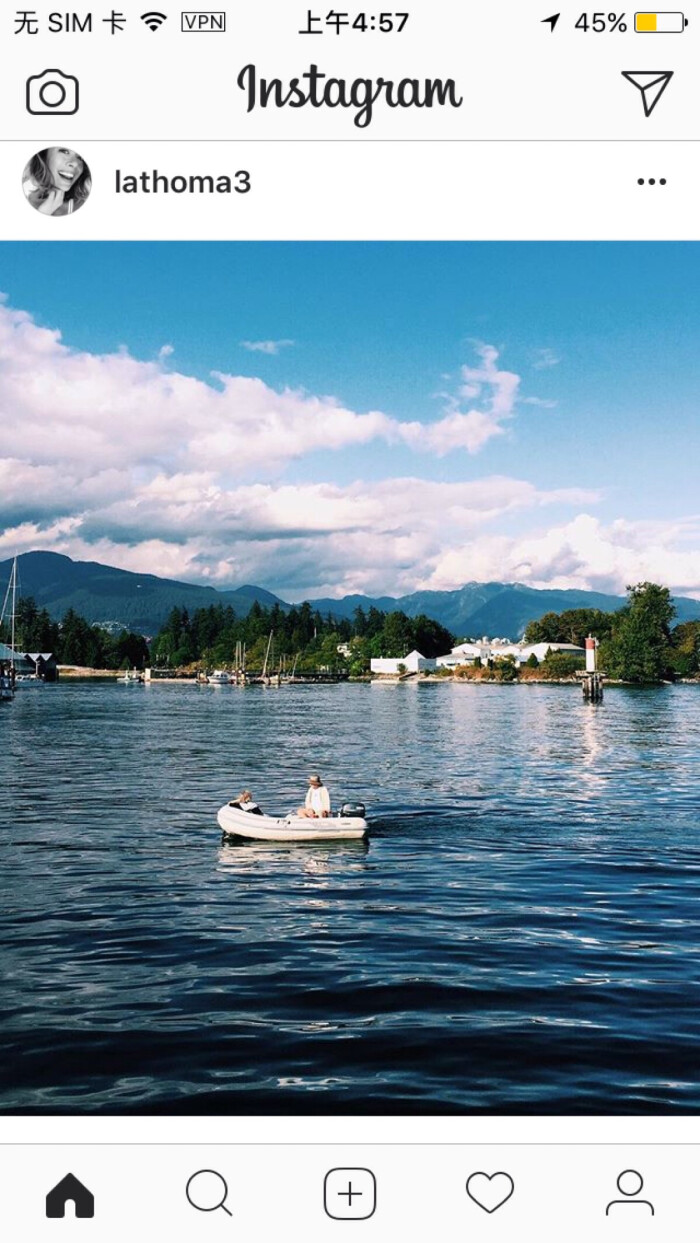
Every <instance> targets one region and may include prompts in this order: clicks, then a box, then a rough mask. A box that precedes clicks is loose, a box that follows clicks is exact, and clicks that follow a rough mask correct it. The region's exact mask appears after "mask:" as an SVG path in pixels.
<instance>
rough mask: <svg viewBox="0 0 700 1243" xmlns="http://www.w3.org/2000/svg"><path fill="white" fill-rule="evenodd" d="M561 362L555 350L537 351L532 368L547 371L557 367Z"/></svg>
mask: <svg viewBox="0 0 700 1243" xmlns="http://www.w3.org/2000/svg"><path fill="white" fill-rule="evenodd" d="M560 362H561V359H560V358H558V357H557V355H556V354H555V352H554V350H550V349H547V348H545V349H541V350H537V352H536V354H535V357H534V360H533V363H532V366H533V368H534V369H535V371H547V370H549V368H550V367H556V366H558V364H559V363H560Z"/></svg>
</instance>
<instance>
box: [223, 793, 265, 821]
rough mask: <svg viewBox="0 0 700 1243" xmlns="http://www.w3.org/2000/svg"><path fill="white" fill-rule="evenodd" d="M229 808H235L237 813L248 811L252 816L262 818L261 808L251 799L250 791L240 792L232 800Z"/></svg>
mask: <svg viewBox="0 0 700 1243" xmlns="http://www.w3.org/2000/svg"><path fill="white" fill-rule="evenodd" d="M229 807H237V808H238V809H239V811H249V812H250V814H251V815H252V816H262V815H263V814H264V813H263V810H262V807H260V805H259V804H258V803H256V802H255V800H254V799H253V795H252V793H251V791H250V790H241V792H240V794H239V795H238V798H234V799H232V801H231V802H230V803H229Z"/></svg>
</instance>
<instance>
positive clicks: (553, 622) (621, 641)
mask: <svg viewBox="0 0 700 1243" xmlns="http://www.w3.org/2000/svg"><path fill="white" fill-rule="evenodd" d="M675 614H676V610H675V607H674V604H673V600H672V598H671V593H670V591H669V590H668V588H667V587H660V586H659V585H658V583H649V582H645V583H638V584H637V585H636V586H634V587H628V588H627V602H626V603H625V604H624V605H623V607H622V608H621V609H618V610H617V612H615V613H602V612H601V611H600V609H568V610H566V611H565V612H563V613H545V614H544V616H543V617H541V618H540V619H539V621H533V622H530V624H529V625H528V626H527V628H526V630H525V642H526V643H575V644H577V645H578V646H580V647H583V645H584V640H585V638H586V635H588V634H592V635H593V636H594V637H595V638H597V639H598V640H599V643H600V646H599V649H598V668H599V669H601V670H603V671H604V672H605V673H607V674H608V676H609V677H611V678H619V679H620V680H621V681H624V682H637V683H643V682H663V681H670V680H673V678H676V677H694V676H695V675H696V674H698V673H699V672H700V621H690V622H681V623H680V624H679V625H677V626H675V627H674V626H673V624H672V623H673V619H674V617H675Z"/></svg>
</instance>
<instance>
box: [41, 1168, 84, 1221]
mask: <svg viewBox="0 0 700 1243" xmlns="http://www.w3.org/2000/svg"><path fill="white" fill-rule="evenodd" d="M69 1200H72V1201H73V1204H74V1206H75V1216H76V1217H94V1216H95V1197H94V1195H93V1194H92V1192H91V1191H88V1189H87V1187H84V1186H83V1184H82V1183H81V1182H79V1180H78V1179H77V1178H76V1177H75V1174H66V1177H65V1178H62V1179H61V1181H60V1183H56V1186H55V1187H54V1188H53V1190H52V1191H50V1192H49V1194H48V1195H47V1197H46V1216H47V1217H65V1215H66V1204H67V1203H68V1201H69Z"/></svg>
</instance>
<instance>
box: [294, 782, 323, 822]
mask: <svg viewBox="0 0 700 1243" xmlns="http://www.w3.org/2000/svg"><path fill="white" fill-rule="evenodd" d="M330 814H331V796H330V794H329V793H328V790H327V789H326V787H325V786H324V784H323V782H322V781H321V778H320V777H319V775H318V773H312V774H311V776H310V777H309V788H308V790H307V791H306V802H305V803H304V806H303V807H300V808H299V809H298V810H297V815H298V816H304V817H308V818H309V819H311V820H325V818H326V816H330Z"/></svg>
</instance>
